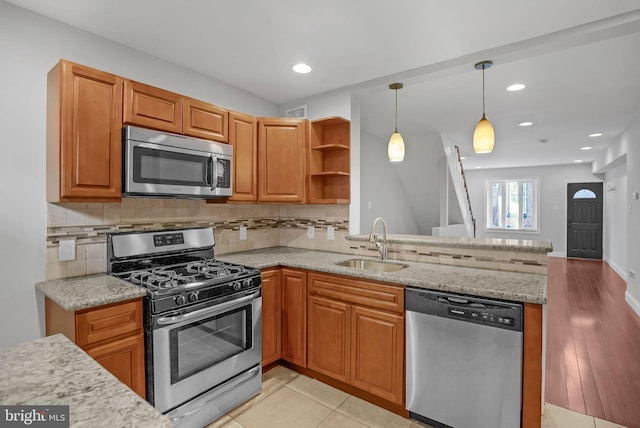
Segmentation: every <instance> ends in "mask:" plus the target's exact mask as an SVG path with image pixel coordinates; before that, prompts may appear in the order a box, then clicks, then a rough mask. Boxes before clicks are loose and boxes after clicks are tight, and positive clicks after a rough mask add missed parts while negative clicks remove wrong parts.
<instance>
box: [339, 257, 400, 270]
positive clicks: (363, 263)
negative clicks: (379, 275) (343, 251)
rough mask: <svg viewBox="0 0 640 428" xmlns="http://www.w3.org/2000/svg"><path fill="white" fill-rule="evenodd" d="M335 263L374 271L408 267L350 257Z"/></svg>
mask: <svg viewBox="0 0 640 428" xmlns="http://www.w3.org/2000/svg"><path fill="white" fill-rule="evenodd" d="M335 264H336V265H337V266H345V267H350V268H354V269H360V270H371V271H374V272H397V271H399V270H402V269H405V268H408V267H409V265H405V264H403V263H391V262H383V261H380V260H367V259H351V260H345V261H343V262H337V263H335Z"/></svg>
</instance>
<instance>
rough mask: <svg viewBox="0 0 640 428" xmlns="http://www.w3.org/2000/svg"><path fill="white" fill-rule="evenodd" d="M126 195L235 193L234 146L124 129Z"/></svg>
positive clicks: (204, 195)
mask: <svg viewBox="0 0 640 428" xmlns="http://www.w3.org/2000/svg"><path fill="white" fill-rule="evenodd" d="M122 147H123V153H122V158H123V167H122V175H123V177H122V184H123V192H122V194H123V196H144V197H162V198H171V197H173V198H214V197H218V196H231V195H232V189H233V187H232V177H233V173H232V170H231V169H232V167H233V157H232V155H233V147H231V146H230V145H229V144H222V143H216V142H214V141H208V140H202V139H199V138H193V137H187V136H184V135H177V134H169V133H166V132H160V131H153V130H150V129H145V128H138V127H135V126H126V127H124V129H123V142H122Z"/></svg>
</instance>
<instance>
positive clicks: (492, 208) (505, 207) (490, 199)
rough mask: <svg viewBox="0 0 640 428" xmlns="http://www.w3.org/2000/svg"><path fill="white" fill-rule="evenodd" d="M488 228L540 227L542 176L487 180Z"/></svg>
mask: <svg viewBox="0 0 640 428" xmlns="http://www.w3.org/2000/svg"><path fill="white" fill-rule="evenodd" d="M487 229H500V230H518V231H537V230H538V179H537V178H526V179H518V180H493V179H490V180H487Z"/></svg>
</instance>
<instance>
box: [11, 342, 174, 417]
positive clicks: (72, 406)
mask: <svg viewBox="0 0 640 428" xmlns="http://www.w3.org/2000/svg"><path fill="white" fill-rule="evenodd" d="M0 367H2V370H1V371H0V403H2V404H3V405H34V406H35V405H44V406H53V405H68V406H69V420H70V425H69V426H71V427H105V428H107V427H108V428H117V427H122V428H125V427H126V428H132V427H136V428H146V427H148V428H162V427H171V426H172V424H171V422H169V420H168V419H167V418H166V417H164V416H163V415H162V414H161V413H160V412H158V411H157V410H156V409H155V408H154V407H153V406H152V405H151V404H149V403H148V402H147V401H145V400H144V399H142V398H141V397H140V396H138V395H137V394H136V393H135V392H133V391H132V390H130V389H129V388H127V387H126V386H125V385H124V384H123V383H121V382H120V381H119V380H118V379H116V378H115V377H114V376H113V375H112V374H110V373H109V372H108V371H107V370H105V369H104V368H103V367H102V366H101V365H100V364H98V363H97V362H96V361H95V360H94V359H93V358H91V357H89V356H88V355H87V354H85V353H84V352H83V351H82V350H81V349H80V348H78V347H77V346H76V345H74V344H73V343H72V342H71V341H70V340H69V339H67V338H66V337H65V336H63V335H61V334H56V335H53V336H48V337H45V338H42V339H37V340H34V341H32V342H28V343H23V344H21V345H17V346H14V347H11V348H5V349H0Z"/></svg>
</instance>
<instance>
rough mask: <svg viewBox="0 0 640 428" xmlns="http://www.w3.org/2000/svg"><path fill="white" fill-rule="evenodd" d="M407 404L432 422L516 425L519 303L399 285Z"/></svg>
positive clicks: (481, 427)
mask: <svg viewBox="0 0 640 428" xmlns="http://www.w3.org/2000/svg"><path fill="white" fill-rule="evenodd" d="M405 307H406V315H407V317H406V319H407V357H406V358H407V361H406V363H407V365H406V370H407V391H406V392H407V409H408V410H409V412H410V416H411V417H412V418H414V419H416V420H419V421H422V422H426V423H428V424H430V425H433V426H434V427H437V428H441V427H453V428H471V427H473V428H516V427H519V426H520V420H521V416H520V415H521V402H522V399H521V385H522V304H520V303H515V302H504V301H497V300H492V299H485V298H477V297H470V296H463V295H458V294H451V293H445V292H434V291H429V290H425V289H421V288H413V287H407V288H406V289H405Z"/></svg>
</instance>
